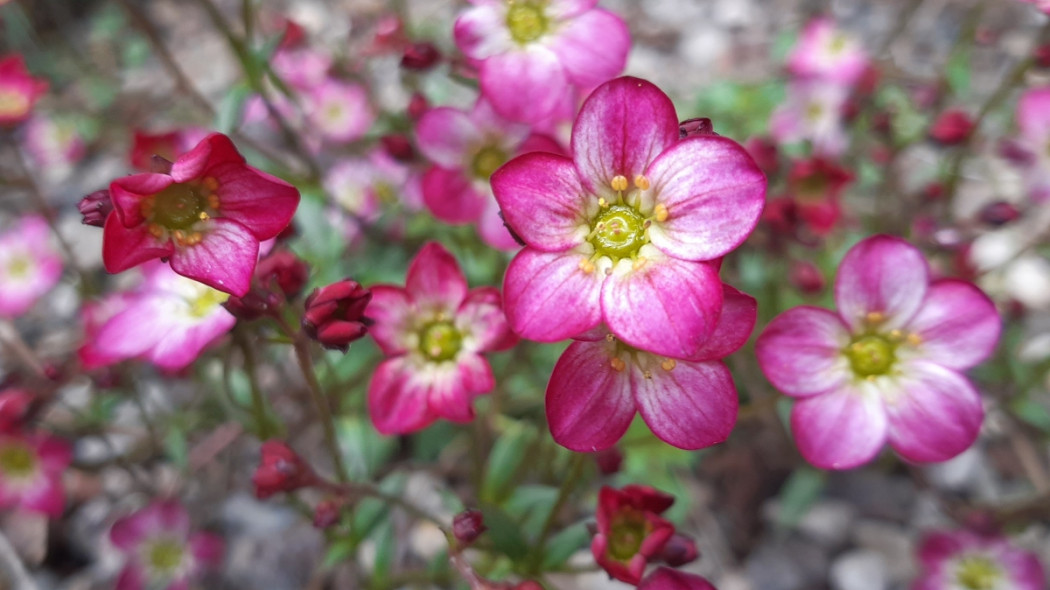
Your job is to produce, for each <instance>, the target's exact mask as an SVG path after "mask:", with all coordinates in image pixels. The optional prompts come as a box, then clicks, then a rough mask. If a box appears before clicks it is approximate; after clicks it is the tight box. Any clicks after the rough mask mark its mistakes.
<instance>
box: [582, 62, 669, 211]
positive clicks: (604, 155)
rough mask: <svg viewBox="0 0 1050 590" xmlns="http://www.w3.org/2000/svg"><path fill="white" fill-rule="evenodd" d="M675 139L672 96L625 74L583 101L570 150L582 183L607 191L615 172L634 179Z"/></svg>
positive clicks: (591, 187)
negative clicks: (668, 96) (669, 96)
mask: <svg viewBox="0 0 1050 590" xmlns="http://www.w3.org/2000/svg"><path fill="white" fill-rule="evenodd" d="M677 141H678V116H677V115H676V114H675V110H674V105H673V104H672V103H671V99H670V98H667V95H666V94H664V93H663V92H662V91H661V90H660V89H659V88H657V87H656V86H654V85H653V84H651V83H650V82H647V81H645V80H641V79H638V78H631V77H626V76H625V77H623V78H617V79H615V80H612V81H610V82H606V83H605V84H602V85H601V86H599V87H598V88H597V89H596V90H595V91H594V92H593V93H591V96H590V97H589V98H588V99H587V101H586V102H584V103H583V107H582V108H581V109H580V114H579V115H578V116H577V117H576V122H575V123H574V124H573V126H572V147H571V151H572V154H573V161H574V162H575V164H576V169H577V170H579V173H580V178H581V179H582V180H583V183H584V185H585V186H587V187H588V188H589V189H590V190H591V191H593V192H599V191H601V192H602V193H603V194H604V192H608V191H609V190H610V183H611V182H612V179H613V177H614V176H617V175H623V176H624V177H626V178H627V180H628V181H631V180H633V179H634V177H635V176H637V175H639V174H642V173H643V172H645V170H646V168H647V167H648V166H649V163H650V162H652V161H653V160H654V159H656V156H658V155H660V153H662V152H663V151H664V150H666V149H667V148H668V147H670V146H671V145H673V144H675V143H676V142H677Z"/></svg>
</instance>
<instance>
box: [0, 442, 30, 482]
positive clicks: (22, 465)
mask: <svg viewBox="0 0 1050 590" xmlns="http://www.w3.org/2000/svg"><path fill="white" fill-rule="evenodd" d="M35 472H36V453H34V452H33V449H31V448H29V447H28V446H26V445H24V444H22V443H18V442H14V443H8V444H5V445H3V446H0V474H3V476H4V477H5V478H11V479H20V478H25V477H29V476H30V475H33V473H35Z"/></svg>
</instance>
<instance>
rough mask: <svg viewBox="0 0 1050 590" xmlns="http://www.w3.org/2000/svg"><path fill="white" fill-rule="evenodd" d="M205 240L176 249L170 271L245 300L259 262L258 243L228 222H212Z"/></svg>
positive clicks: (241, 228) (206, 231)
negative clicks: (244, 297) (256, 263)
mask: <svg viewBox="0 0 1050 590" xmlns="http://www.w3.org/2000/svg"><path fill="white" fill-rule="evenodd" d="M203 233H204V239H202V240H201V242H200V243H199V244H197V245H194V246H186V247H181V248H176V249H175V252H174V253H173V254H172V255H171V269H172V270H174V271H175V272H177V273H179V274H180V275H182V276H184V277H187V278H190V279H193V280H195V281H199V282H201V283H204V284H205V285H208V286H209V287H211V288H213V289H218V290H219V291H222V292H224V293H230V294H231V295H236V296H238V297H243V296H244V295H245V294H246V293H247V292H248V289H249V288H250V287H251V283H252V273H253V272H254V271H255V262H256V261H257V260H258V258H259V240H257V239H256V238H255V236H254V235H252V233H251V232H250V231H248V229H247V228H246V227H244V226H243V225H241V224H239V223H237V222H236V221H231V220H229V219H223V218H215V219H210V220H208V221H207V222H206V224H205V229H204V230H203Z"/></svg>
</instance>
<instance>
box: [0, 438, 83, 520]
mask: <svg viewBox="0 0 1050 590" xmlns="http://www.w3.org/2000/svg"><path fill="white" fill-rule="evenodd" d="M71 459H72V449H71V448H70V447H69V445H68V444H67V443H66V442H65V441H63V440H61V439H59V438H55V437H53V436H49V435H46V434H38V433H22V432H18V431H13V432H6V433H0V508H10V507H17V508H20V509H23V510H29V511H32V512H39V513H42V514H46V515H47V516H50V517H51V518H58V517H59V516H62V511H63V509H64V508H65V501H66V500H65V492H64V491H63V489H62V472H63V471H65V470H66V467H68V466H69V462H70V460H71Z"/></svg>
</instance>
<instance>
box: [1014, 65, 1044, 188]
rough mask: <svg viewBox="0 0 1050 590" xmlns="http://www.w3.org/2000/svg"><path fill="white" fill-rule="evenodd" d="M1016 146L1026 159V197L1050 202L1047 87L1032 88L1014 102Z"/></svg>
mask: <svg viewBox="0 0 1050 590" xmlns="http://www.w3.org/2000/svg"><path fill="white" fill-rule="evenodd" d="M1017 126H1018V127H1019V128H1020V132H1021V137H1020V138H1019V141H1018V142H1017V147H1019V148H1020V149H1021V150H1022V151H1023V152H1024V153H1025V155H1026V156H1027V158H1026V159H1027V164H1026V165H1025V184H1026V185H1027V187H1028V194H1029V195H1031V197H1032V198H1033V199H1036V200H1039V201H1046V200H1050V86H1043V87H1040V88H1033V89H1031V90H1028V91H1026V92H1025V93H1024V94H1022V95H1021V98H1020V100H1019V101H1018V102H1017Z"/></svg>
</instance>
